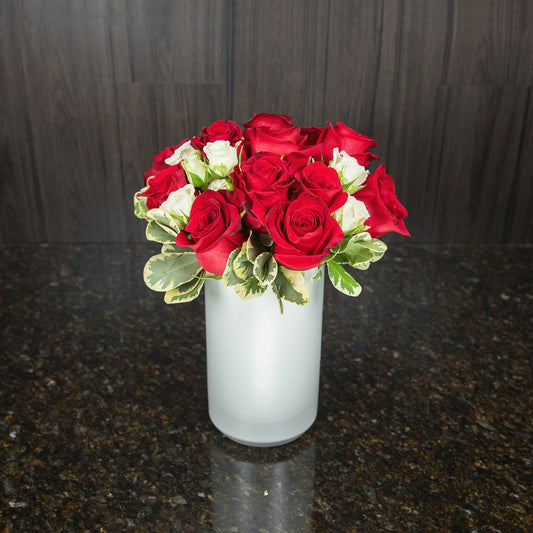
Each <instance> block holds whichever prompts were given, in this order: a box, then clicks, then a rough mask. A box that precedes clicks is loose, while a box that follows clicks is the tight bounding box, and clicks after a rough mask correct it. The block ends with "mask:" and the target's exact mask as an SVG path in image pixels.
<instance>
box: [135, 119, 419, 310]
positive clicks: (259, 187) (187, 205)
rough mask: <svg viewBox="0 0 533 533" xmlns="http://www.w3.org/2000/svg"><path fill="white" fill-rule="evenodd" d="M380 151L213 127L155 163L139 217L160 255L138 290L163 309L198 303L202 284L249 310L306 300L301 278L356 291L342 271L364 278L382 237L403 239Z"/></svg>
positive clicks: (254, 122)
mask: <svg viewBox="0 0 533 533" xmlns="http://www.w3.org/2000/svg"><path fill="white" fill-rule="evenodd" d="M375 145H376V142H375V141H374V140H372V139H370V138H368V137H365V136H363V135H361V134H359V133H357V132H355V131H354V130H352V129H351V128H349V127H347V126H346V125H344V124H343V123H342V122H338V123H337V124H336V125H335V126H333V125H332V124H330V123H328V127H324V128H317V127H297V126H294V125H293V123H292V122H291V118H290V117H288V116H286V115H274V114H269V113H261V114H254V116H253V117H252V119H251V120H249V121H248V122H246V123H244V125H243V128H242V129H241V127H240V126H239V125H238V124H237V123H236V122H233V121H231V120H229V121H225V120H218V121H216V122H214V123H213V124H211V125H210V126H209V127H205V128H203V129H202V131H201V134H200V135H198V136H197V137H193V138H191V139H186V140H184V141H183V142H181V144H179V145H177V146H171V147H167V148H165V149H164V150H163V151H162V152H161V153H159V154H158V155H156V156H155V157H153V160H154V163H153V164H152V165H151V166H150V168H149V169H148V170H147V171H146V173H145V175H144V185H145V186H144V188H142V189H141V190H140V191H139V192H137V193H136V194H135V199H134V207H135V214H136V215H137V216H138V217H139V218H142V219H145V220H146V221H147V222H148V225H147V227H146V237H147V239H148V240H151V241H156V242H158V243H161V244H162V245H163V246H162V250H161V253H160V254H158V255H155V256H153V257H151V258H150V259H149V260H148V262H147V263H146V266H145V269H144V280H145V282H146V284H147V285H148V287H150V288H151V289H153V290H155V291H161V292H165V297H164V299H165V302H166V303H178V302H188V301H190V300H193V299H194V298H196V297H197V296H198V295H199V294H200V291H201V289H202V286H203V284H204V281H205V280H206V279H207V278H215V279H221V280H222V281H223V283H224V284H225V285H226V286H229V287H233V288H234V290H235V292H236V293H237V294H238V295H239V296H240V297H241V298H242V299H244V300H246V299H249V298H253V297H256V296H259V295H261V294H263V293H264V292H265V291H266V289H267V288H268V287H271V288H272V291H273V293H274V294H275V296H276V297H277V299H278V301H279V303H280V308H281V311H283V303H282V301H283V300H286V301H289V302H294V303H296V304H299V305H304V304H305V303H307V301H308V300H309V292H308V290H307V288H306V285H305V276H304V271H309V270H311V269H316V271H315V272H313V279H318V278H319V277H320V276H321V275H322V273H323V270H324V268H323V267H324V266H325V269H327V273H328V276H329V279H330V280H331V282H332V284H333V285H334V287H335V288H336V289H338V290H339V291H341V292H343V293H344V294H347V295H349V296H357V295H358V294H359V293H360V292H361V286H360V285H359V284H358V283H357V281H356V280H355V279H354V278H353V277H352V276H351V274H349V273H348V272H347V271H346V268H345V266H346V265H348V266H350V267H353V268H356V269H367V268H368V267H369V265H370V263H372V262H374V261H377V260H378V259H380V258H381V257H382V256H383V254H384V253H385V251H386V249H387V247H386V245H385V243H383V242H382V241H381V240H379V239H378V237H380V236H382V235H383V234H384V233H386V232H388V231H395V232H398V233H401V234H403V235H409V233H408V231H407V229H406V227H405V224H404V221H403V219H404V218H405V217H406V216H407V211H406V210H405V208H404V207H403V206H402V205H401V204H400V202H399V201H398V199H397V198H396V194H395V188H394V183H393V180H392V177H391V176H389V175H387V174H386V171H385V166H384V165H380V166H378V168H377V169H376V170H375V171H374V172H373V173H370V171H369V170H368V169H367V167H368V165H369V163H371V162H372V161H373V160H375V159H378V157H377V156H376V155H374V154H373V153H371V152H370V151H369V149H370V148H371V147H373V146H375Z"/></svg>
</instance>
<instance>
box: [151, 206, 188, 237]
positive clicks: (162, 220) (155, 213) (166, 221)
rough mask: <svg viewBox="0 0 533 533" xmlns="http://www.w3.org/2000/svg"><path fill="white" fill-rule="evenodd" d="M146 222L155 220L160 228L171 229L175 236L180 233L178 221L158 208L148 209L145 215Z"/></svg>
mask: <svg viewBox="0 0 533 533" xmlns="http://www.w3.org/2000/svg"><path fill="white" fill-rule="evenodd" d="M146 220H155V221H156V222H158V223H159V224H160V225H161V226H167V227H169V228H171V229H173V230H174V231H175V232H176V234H177V233H179V231H180V227H179V225H178V220H177V219H175V218H173V217H172V215H170V214H169V213H167V212H166V211H164V210H163V209H161V208H159V207H157V208H155V209H150V211H148V213H147V214H146Z"/></svg>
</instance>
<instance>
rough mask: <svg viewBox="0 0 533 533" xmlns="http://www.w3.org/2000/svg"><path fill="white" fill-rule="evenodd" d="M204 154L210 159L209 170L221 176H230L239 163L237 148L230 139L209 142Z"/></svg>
mask: <svg viewBox="0 0 533 533" xmlns="http://www.w3.org/2000/svg"><path fill="white" fill-rule="evenodd" d="M204 154H205V155H206V157H207V160H208V161H209V170H210V171H211V173H212V174H214V175H215V176H218V177H219V178H225V177H227V176H229V175H230V174H231V173H232V172H233V169H234V168H235V165H237V164H238V162H239V158H238V156H237V149H236V148H235V146H231V144H230V142H229V141H214V142H210V143H207V144H206V145H205V147H204Z"/></svg>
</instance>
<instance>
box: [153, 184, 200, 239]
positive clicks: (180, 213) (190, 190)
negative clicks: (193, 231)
mask: <svg viewBox="0 0 533 533" xmlns="http://www.w3.org/2000/svg"><path fill="white" fill-rule="evenodd" d="M194 190H195V189H194V186H193V185H191V184H188V185H185V186H184V187H181V189H178V190H177V191H172V192H171V193H170V194H169V195H168V198H167V199H166V200H165V201H164V202H163V203H162V204H161V206H160V209H162V210H163V211H165V212H167V213H168V214H169V215H170V216H171V217H172V218H175V219H176V220H177V221H178V227H179V228H180V230H183V229H185V226H186V225H187V223H188V222H189V217H190V216H191V207H192V204H193V202H194V199H195V196H194Z"/></svg>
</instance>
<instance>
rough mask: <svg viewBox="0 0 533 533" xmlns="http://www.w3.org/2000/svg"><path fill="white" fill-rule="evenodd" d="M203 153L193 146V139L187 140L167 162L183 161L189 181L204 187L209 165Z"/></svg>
mask: <svg viewBox="0 0 533 533" xmlns="http://www.w3.org/2000/svg"><path fill="white" fill-rule="evenodd" d="M201 155H202V154H201V152H199V151H198V150H195V149H194V148H193V147H192V146H191V141H187V142H184V143H183V144H182V145H181V146H178V147H177V148H176V149H175V150H174V153H173V154H172V155H171V156H170V157H167V158H166V159H165V163H166V164H167V165H177V164H178V163H181V166H182V167H183V170H185V173H186V174H187V179H188V180H189V183H192V184H193V185H194V186H195V187H202V186H203V185H204V183H205V179H206V172H207V165H206V164H205V163H204V162H203V160H202V157H201Z"/></svg>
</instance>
